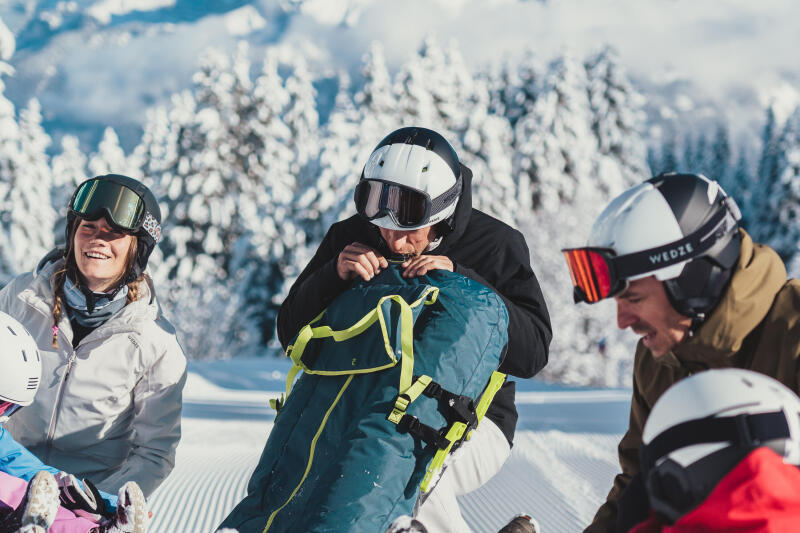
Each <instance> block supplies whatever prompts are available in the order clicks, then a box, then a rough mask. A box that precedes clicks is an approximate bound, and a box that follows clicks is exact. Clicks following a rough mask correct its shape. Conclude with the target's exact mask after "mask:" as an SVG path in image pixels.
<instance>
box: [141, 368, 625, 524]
mask: <svg viewBox="0 0 800 533" xmlns="http://www.w3.org/2000/svg"><path fill="white" fill-rule="evenodd" d="M287 369H288V365H287V364H286V362H285V361H282V360H275V359H271V358H270V359H254V358H242V359H232V360H228V361H212V362H192V363H191V364H190V366H189V378H188V381H187V384H186V389H185V391H184V407H183V437H182V439H181V443H180V445H179V446H178V453H177V459H176V466H175V470H174V471H173V472H172V474H171V475H170V477H169V478H168V479H167V480H166V481H165V482H164V483H163V485H162V486H161V487H159V489H158V490H157V491H156V492H155V493H154V494H153V496H152V497H151V499H150V508H151V510H152V511H153V521H152V524H151V528H150V531H151V532H153V533H181V532H186V533H205V532H211V531H214V528H215V527H216V526H217V525H218V524H219V523H220V522H221V521H222V519H223V518H224V517H225V516H226V515H227V513H228V512H229V511H230V509H231V508H233V506H234V505H235V504H236V502H238V501H239V499H240V498H241V497H242V495H243V494H244V493H245V490H246V486H247V481H248V479H249V476H250V472H251V471H252V469H253V468H254V466H255V464H256V462H257V461H258V458H259V456H260V454H261V451H262V449H263V446H264V443H265V442H266V438H267V435H268V434H269V431H270V429H271V428H272V421H273V419H274V414H273V413H274V412H273V411H272V410H271V409H270V408H269V406H268V400H269V398H274V397H277V396H278V395H279V394H280V392H281V391H282V390H283V387H284V380H285V376H286V371H287ZM629 401H630V391H627V390H624V389H574V388H567V387H563V386H558V385H550V384H545V383H541V382H537V381H535V380H526V381H522V382H519V381H518V383H517V407H518V410H519V415H520V419H519V423H518V425H517V436H516V439H515V445H514V448H513V450H512V455H511V458H510V459H509V461H508V462H507V463H506V464H505V466H504V467H503V469H502V470H501V471H500V473H499V474H498V475H497V476H495V477H494V478H493V479H492V480H491V481H490V482H489V483H488V484H487V485H485V486H484V487H482V488H481V489H480V490H478V491H476V492H474V493H472V494H469V495H466V496H464V497H462V498H460V500H459V503H460V504H461V510H462V512H463V514H464V516H465V518H466V520H467V523H468V524H469V525H470V526H471V527H472V530H473V531H474V532H476V533H478V532H480V533H483V532H492V531H497V530H498V529H499V528H500V527H501V526H502V525H504V524H505V523H506V522H507V521H508V520H509V518H511V517H512V516H513V515H515V514H517V513H519V512H521V511H525V512H528V513H531V514H533V515H534V516H535V517H536V518H537V519H538V520H539V522H540V523H541V525H542V528H543V530H544V531H545V533H569V532H577V531H582V529H583V527H584V526H585V525H586V524H588V522H589V521H590V520H591V518H592V516H593V515H594V512H595V511H596V510H597V507H598V505H599V504H600V503H601V502H602V501H603V499H604V498H605V495H606V493H607V492H608V489H609V488H610V487H611V481H612V479H613V476H614V474H615V473H616V472H617V469H618V468H619V466H618V464H617V458H616V446H617V443H618V441H619V438H620V436H621V434H622V433H623V432H624V430H625V427H626V423H627V420H628V406H629Z"/></svg>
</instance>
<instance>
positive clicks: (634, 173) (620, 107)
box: [585, 48, 648, 193]
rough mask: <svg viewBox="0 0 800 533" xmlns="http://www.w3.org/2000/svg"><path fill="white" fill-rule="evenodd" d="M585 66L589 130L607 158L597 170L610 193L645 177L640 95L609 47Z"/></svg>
mask: <svg viewBox="0 0 800 533" xmlns="http://www.w3.org/2000/svg"><path fill="white" fill-rule="evenodd" d="M585 66H586V74H587V81H588V90H589V105H590V107H591V110H592V113H593V116H592V131H594V134H595V136H596V137H597V144H598V150H599V152H600V154H601V155H602V156H604V159H607V160H605V161H603V160H601V161H600V163H599V172H600V173H601V174H603V175H604V177H603V180H604V181H605V182H606V183H607V184H608V185H607V187H608V190H609V191H610V192H612V193H617V192H621V191H622V190H623V189H625V188H627V187H628V186H630V185H633V184H634V183H638V182H640V181H642V180H644V179H646V178H647V177H648V169H647V165H646V157H647V156H646V151H647V148H646V144H645V142H644V136H643V130H644V119H645V113H644V111H643V109H642V106H643V105H644V97H643V96H642V95H641V94H640V93H639V92H638V91H637V90H636V89H634V87H633V84H632V83H631V82H630V79H629V78H628V76H627V74H626V73H625V71H624V69H623V68H622V66H621V65H620V60H619V56H618V55H617V53H616V52H615V51H614V50H613V49H611V48H606V49H604V50H602V51H601V52H600V53H598V54H596V55H594V56H593V57H591V58H589V59H588V60H587V61H586V62H585ZM616 173H618V175H615V174H616Z"/></svg>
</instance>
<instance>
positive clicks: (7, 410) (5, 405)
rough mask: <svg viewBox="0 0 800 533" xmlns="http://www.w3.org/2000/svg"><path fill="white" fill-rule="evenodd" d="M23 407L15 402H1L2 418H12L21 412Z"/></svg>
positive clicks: (0, 413) (0, 411)
mask: <svg viewBox="0 0 800 533" xmlns="http://www.w3.org/2000/svg"><path fill="white" fill-rule="evenodd" d="M21 408H22V406H21V405H20V404H18V403H14V402H0V416H11V415H13V414H14V413H16V412H17V411H19V410H20V409H21Z"/></svg>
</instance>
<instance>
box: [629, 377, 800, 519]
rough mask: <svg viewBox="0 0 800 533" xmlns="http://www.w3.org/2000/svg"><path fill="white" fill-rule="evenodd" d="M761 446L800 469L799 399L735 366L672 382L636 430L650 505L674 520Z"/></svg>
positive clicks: (771, 381)
mask: <svg viewBox="0 0 800 533" xmlns="http://www.w3.org/2000/svg"><path fill="white" fill-rule="evenodd" d="M761 446H765V447H768V448H770V449H772V451H774V452H775V453H776V454H778V455H779V456H781V457H782V458H783V461H784V462H785V463H786V464H788V465H800V398H798V397H797V395H796V394H795V393H794V392H793V391H792V390H791V389H789V388H788V387H787V386H786V385H784V384H783V383H781V382H779V381H777V380H776V379H773V378H771V377H769V376H766V375H764V374H761V373H758V372H753V371H751V370H744V369H740V368H725V369H715V370H708V371H704V372H699V373H697V374H693V375H691V376H689V377H688V378H686V379H682V380H680V381H678V382H677V383H675V384H674V385H672V386H671V387H670V388H669V389H667V391H666V392H665V393H664V394H663V395H662V396H661V397H660V398H659V399H658V401H657V402H656V403H655V405H654V406H653V409H652V411H651V412H650V414H649V415H648V417H647V422H646V423H645V426H644V430H643V432H642V447H641V450H640V454H641V465H642V473H643V477H644V480H645V484H646V487H647V492H648V499H649V500H650V506H651V508H652V509H653V510H654V511H657V512H659V513H660V514H662V515H664V516H666V517H667V518H669V519H670V520H671V521H675V520H677V519H678V518H679V517H680V516H681V515H683V514H684V513H686V512H687V511H689V510H690V509H691V508H693V507H694V506H696V505H697V504H699V503H700V502H701V501H703V500H704V499H705V498H706V497H707V496H708V494H709V493H710V492H711V490H713V488H714V487H715V486H716V485H717V483H718V482H719V480H720V479H722V478H723V477H724V476H725V475H726V474H727V473H728V472H729V471H730V470H731V469H732V468H733V467H734V466H735V465H736V464H738V463H739V461H740V460H741V459H742V458H744V456H746V455H747V454H749V453H750V452H752V451H753V450H754V449H756V448H758V447H761Z"/></svg>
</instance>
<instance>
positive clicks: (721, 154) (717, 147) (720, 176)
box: [706, 122, 733, 191]
mask: <svg viewBox="0 0 800 533" xmlns="http://www.w3.org/2000/svg"><path fill="white" fill-rule="evenodd" d="M706 172H708V177H710V178H713V179H715V180H717V181H718V182H720V183H721V184H722V185H723V188H725V186H726V185H728V184H731V183H733V168H731V141H730V134H729V132H728V126H727V125H725V124H724V123H722V122H719V123H718V124H717V126H716V128H715V129H714V135H713V137H712V140H711V146H710V150H709V154H708V169H707V170H706ZM725 190H726V191H727V190H728V189H727V188H725Z"/></svg>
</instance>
